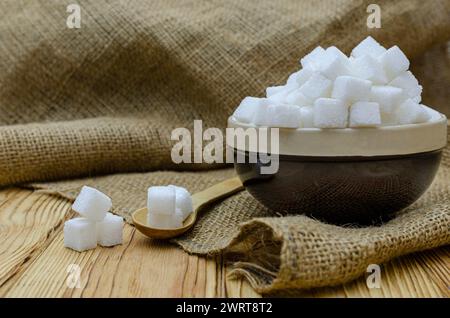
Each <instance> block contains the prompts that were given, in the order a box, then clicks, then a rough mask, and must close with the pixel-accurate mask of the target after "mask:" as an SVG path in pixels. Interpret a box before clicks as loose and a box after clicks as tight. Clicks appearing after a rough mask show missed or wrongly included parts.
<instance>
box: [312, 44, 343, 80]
mask: <svg viewBox="0 0 450 318" xmlns="http://www.w3.org/2000/svg"><path fill="white" fill-rule="evenodd" d="M316 69H317V70H318V71H319V72H320V73H321V74H323V75H324V76H325V77H327V78H328V79H330V80H335V79H336V77H338V76H341V75H349V74H350V68H349V61H348V59H347V56H345V54H344V53H342V52H341V51H340V50H339V49H338V48H336V47H334V46H332V47H329V48H327V49H326V51H325V53H324V54H323V55H322V59H321V61H320V63H319V64H318V65H317V67H316Z"/></svg>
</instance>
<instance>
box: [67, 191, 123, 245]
mask: <svg viewBox="0 0 450 318" xmlns="http://www.w3.org/2000/svg"><path fill="white" fill-rule="evenodd" d="M111 206H112V202H111V199H110V198H109V197H108V196H107V195H106V194H104V193H102V192H100V191H99V190H97V189H94V188H91V187H88V186H84V187H83V188H82V189H81V191H80V194H79V195H78V196H77V198H76V199H75V202H74V203H73V205H72V209H73V210H74V211H75V212H77V213H78V214H80V215H81V217H76V218H74V219H71V220H68V221H66V222H65V223H64V246H65V247H68V248H71V249H73V250H75V251H78V252H82V251H86V250H89V249H93V248H96V247H97V243H98V244H99V245H101V246H114V245H118V244H122V240H123V237H122V233H123V225H124V222H123V219H122V218H121V217H119V216H117V215H113V214H112V213H109V212H108V211H109V210H110V209H111Z"/></svg>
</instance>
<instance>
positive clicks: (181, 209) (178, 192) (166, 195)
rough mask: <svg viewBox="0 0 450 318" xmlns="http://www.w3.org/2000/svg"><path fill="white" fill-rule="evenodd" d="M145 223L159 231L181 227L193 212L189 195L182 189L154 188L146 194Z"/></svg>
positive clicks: (171, 187)
mask: <svg viewBox="0 0 450 318" xmlns="http://www.w3.org/2000/svg"><path fill="white" fill-rule="evenodd" d="M147 194H148V196H147V223H148V225H149V226H151V227H154V228H160V229H172V228H179V227H182V226H183V221H184V220H185V219H186V218H187V217H188V216H189V214H191V212H192V210H193V206H192V197H191V194H190V193H189V192H188V191H187V190H186V189H185V188H182V187H178V186H174V185H168V186H154V187H150V188H148V192H147Z"/></svg>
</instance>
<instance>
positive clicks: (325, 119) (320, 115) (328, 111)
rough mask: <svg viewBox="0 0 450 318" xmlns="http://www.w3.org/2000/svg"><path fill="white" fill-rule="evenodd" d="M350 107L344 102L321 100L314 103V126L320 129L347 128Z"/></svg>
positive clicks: (328, 99)
mask: <svg viewBox="0 0 450 318" xmlns="http://www.w3.org/2000/svg"><path fill="white" fill-rule="evenodd" d="M347 118H348V107H347V105H345V104H344V102H343V101H342V100H339V99H333V98H319V99H317V100H316V101H315V102H314V126H315V127H318V128H345V127H347Z"/></svg>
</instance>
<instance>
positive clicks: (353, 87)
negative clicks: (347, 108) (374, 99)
mask: <svg viewBox="0 0 450 318" xmlns="http://www.w3.org/2000/svg"><path fill="white" fill-rule="evenodd" d="M371 87H372V83H371V82H370V81H368V80H363V79H360V78H356V77H353V76H339V77H338V78H336V80H335V81H334V87H333V92H332V94H331V96H332V98H335V99H340V100H342V101H344V102H345V103H355V102H358V101H368V100H369V97H370V89H371Z"/></svg>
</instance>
